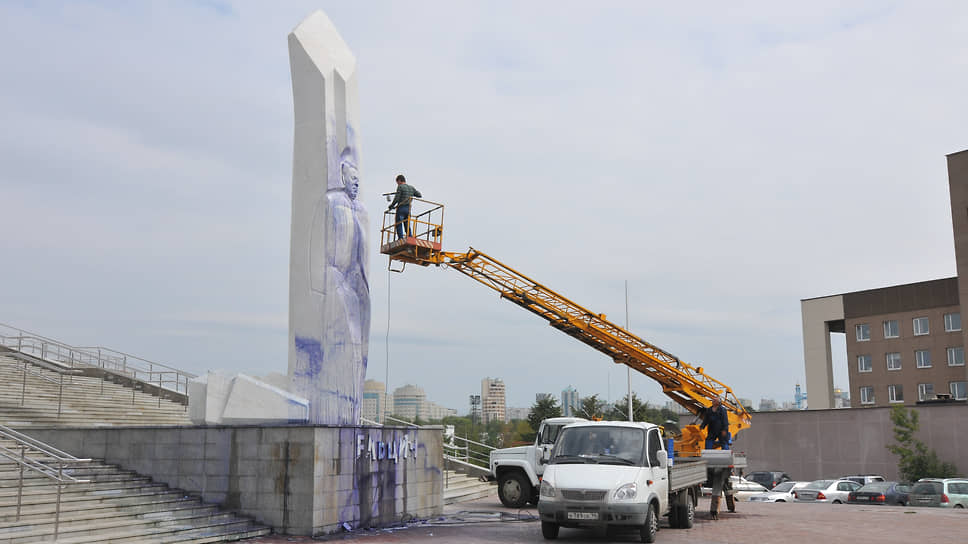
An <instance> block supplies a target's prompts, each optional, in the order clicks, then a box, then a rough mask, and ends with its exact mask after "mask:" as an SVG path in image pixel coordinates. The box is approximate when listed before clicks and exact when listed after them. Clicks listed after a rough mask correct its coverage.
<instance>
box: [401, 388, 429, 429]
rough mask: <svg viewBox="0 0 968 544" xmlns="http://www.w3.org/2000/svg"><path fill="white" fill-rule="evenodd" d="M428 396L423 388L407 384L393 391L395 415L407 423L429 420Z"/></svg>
mask: <svg viewBox="0 0 968 544" xmlns="http://www.w3.org/2000/svg"><path fill="white" fill-rule="evenodd" d="M426 403H427V394H426V393H424V390H423V388H421V387H417V386H416V385H411V384H407V385H404V386H403V387H398V388H396V389H394V390H393V415H394V417H398V418H401V419H405V420H407V421H413V420H414V419H416V418H420V419H422V420H425V421H426V420H427V419H428V417H427V416H428V414H427V409H426V406H425V405H426Z"/></svg>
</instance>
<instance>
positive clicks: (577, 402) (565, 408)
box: [561, 385, 581, 417]
mask: <svg viewBox="0 0 968 544" xmlns="http://www.w3.org/2000/svg"><path fill="white" fill-rule="evenodd" d="M580 411H581V397H579V396H578V391H576V390H575V388H574V387H572V386H570V385H569V386H568V387H567V388H566V389H563V390H562V391H561V415H563V416H565V417H574V416H575V415H577V414H578V412H580Z"/></svg>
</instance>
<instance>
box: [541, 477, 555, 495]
mask: <svg viewBox="0 0 968 544" xmlns="http://www.w3.org/2000/svg"><path fill="white" fill-rule="evenodd" d="M538 494H539V495H540V496H542V497H554V496H555V486H553V485H551V484H549V483H548V482H547V481H545V480H541V490H540V491H538Z"/></svg>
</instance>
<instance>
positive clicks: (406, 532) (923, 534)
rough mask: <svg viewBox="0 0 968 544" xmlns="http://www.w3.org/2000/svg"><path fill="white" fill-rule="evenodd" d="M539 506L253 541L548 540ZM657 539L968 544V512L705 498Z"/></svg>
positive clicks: (583, 535) (579, 536) (725, 543)
mask: <svg viewBox="0 0 968 544" xmlns="http://www.w3.org/2000/svg"><path fill="white" fill-rule="evenodd" d="M537 515H538V512H537V509H535V508H529V509H524V510H520V511H518V510H511V509H508V508H504V507H503V506H502V505H501V503H500V502H499V501H498V500H497V496H496V495H494V496H491V497H488V498H485V499H481V500H478V501H474V502H467V503H462V504H457V505H450V506H446V507H444V515H443V516H442V517H440V518H437V519H432V520H419V521H414V522H412V523H409V524H407V525H406V526H403V527H399V528H389V529H374V530H358V531H349V532H344V533H338V534H334V535H330V536H329V537H326V538H317V539H312V538H306V537H286V536H280V535H274V536H269V537H262V538H256V539H252V540H249V541H246V542H252V543H273V544H278V543H282V542H332V541H343V540H355V541H359V542H361V543H362V544H378V543H400V542H432V541H436V542H459V543H462V544H477V543H501V544H507V543H510V542H535V543H540V542H545V540H544V538H543V537H542V536H541V524H540V523H539V522H538V521H537ZM557 542H568V543H586V542H587V543H596V544H599V543H605V542H639V535H638V532H637V531H636V532H624V533H619V534H616V535H606V534H605V532H604V531H594V530H585V529H567V528H562V529H561V532H560V534H559V536H558V539H557ZM656 542H657V543H660V544H661V543H669V544H674V543H688V544H770V543H774V542H775V543H782V544H833V543H838V544H839V543H844V544H867V543H870V544H875V543H876V544H885V543H905V544H909V543H917V544H919V543H931V544H948V543H951V544H960V543H966V542H968V510H949V509H942V508H913V507H903V506H873V505H832V504H803V503H800V504H797V503H786V504H783V503H777V504H771V503H749V502H740V503H737V511H736V512H735V513H732V514H730V513H727V512H723V513H721V514H720V516H719V520H718V521H713V520H711V519H710V518H709V500H708V499H702V500H700V501H699V508H698V510H697V511H696V522H695V526H694V527H693V528H692V529H671V528H670V527H669V524H668V521H667V520H666V519H665V518H663V519H662V521H661V523H660V530H659V534H658V536H657V537H656Z"/></svg>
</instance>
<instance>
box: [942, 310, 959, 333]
mask: <svg viewBox="0 0 968 544" xmlns="http://www.w3.org/2000/svg"><path fill="white" fill-rule="evenodd" d="M944 330H945V332H955V331H960V330H961V314H960V313H958V312H955V313H953V314H944Z"/></svg>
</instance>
